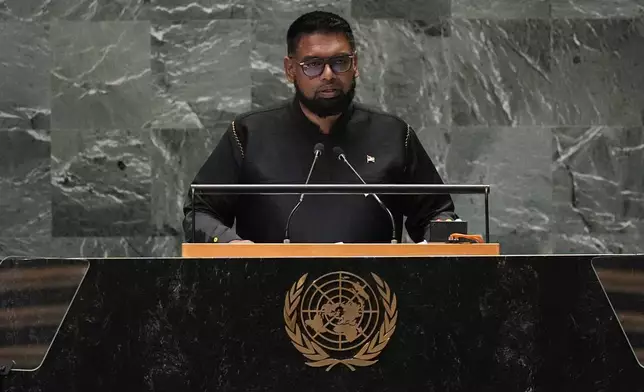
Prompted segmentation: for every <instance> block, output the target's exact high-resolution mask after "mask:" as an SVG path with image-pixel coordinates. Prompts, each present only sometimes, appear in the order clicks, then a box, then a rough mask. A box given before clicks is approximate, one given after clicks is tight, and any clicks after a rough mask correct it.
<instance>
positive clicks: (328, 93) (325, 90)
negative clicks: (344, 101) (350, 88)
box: [319, 88, 340, 95]
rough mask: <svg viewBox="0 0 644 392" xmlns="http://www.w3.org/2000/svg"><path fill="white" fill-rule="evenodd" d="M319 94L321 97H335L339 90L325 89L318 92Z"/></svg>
mask: <svg viewBox="0 0 644 392" xmlns="http://www.w3.org/2000/svg"><path fill="white" fill-rule="evenodd" d="M319 92H320V94H322V95H335V94H338V93H339V92H340V89H338V88H325V89H322V90H319Z"/></svg>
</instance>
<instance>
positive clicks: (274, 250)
mask: <svg viewBox="0 0 644 392" xmlns="http://www.w3.org/2000/svg"><path fill="white" fill-rule="evenodd" d="M500 254H501V247H500V245H499V244H497V243H491V244H445V243H428V244H299V243H298V244H249V243H232V244H230V243H226V244H206V243H182V244H181V257H183V258H289V257H298V258H303V257H316V258H329V257H430V256H499V255H500Z"/></svg>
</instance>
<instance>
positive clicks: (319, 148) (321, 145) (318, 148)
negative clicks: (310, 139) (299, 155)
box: [313, 143, 324, 155]
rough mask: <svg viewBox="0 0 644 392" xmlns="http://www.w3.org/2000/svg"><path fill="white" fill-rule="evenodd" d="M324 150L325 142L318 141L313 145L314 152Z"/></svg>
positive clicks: (319, 152) (320, 152)
mask: <svg viewBox="0 0 644 392" xmlns="http://www.w3.org/2000/svg"><path fill="white" fill-rule="evenodd" d="M323 152H324V144H322V143H318V144H316V145H315V146H314V147H313V153H314V154H316V155H317V154H320V155H321V154H322V153H323Z"/></svg>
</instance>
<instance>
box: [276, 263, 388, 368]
mask: <svg viewBox="0 0 644 392" xmlns="http://www.w3.org/2000/svg"><path fill="white" fill-rule="evenodd" d="M307 278H308V274H304V275H302V277H301V278H300V279H299V280H298V281H297V282H295V283H294V284H293V285H292V286H291V288H290V290H288V291H287V293H286V298H285V301H284V321H285V324H286V332H287V334H288V336H289V338H290V339H291V342H292V343H293V346H295V348H296V349H297V350H298V351H299V352H300V353H301V354H302V355H303V356H304V357H305V358H306V359H308V361H307V362H306V364H307V365H308V366H312V367H326V370H327V371H329V370H331V369H332V368H333V367H334V366H335V365H338V364H342V365H345V366H347V367H348V368H349V369H351V370H356V367H364V366H370V365H373V364H375V363H376V362H378V359H377V357H378V356H379V355H380V353H381V352H382V351H383V350H384V349H385V347H386V346H387V344H388V343H389V340H390V339H391V337H392V335H393V333H394V330H395V329H396V321H397V319H398V310H397V300H396V295H395V294H394V293H393V292H392V291H391V289H390V288H389V285H388V284H387V283H386V282H385V281H384V280H382V279H381V278H380V277H379V276H378V275H376V274H374V273H372V274H371V276H370V278H371V279H370V280H372V281H373V284H370V283H369V282H367V280H365V279H363V278H362V277H360V276H358V275H356V274H353V273H350V272H346V271H337V272H331V273H328V274H326V275H323V276H320V277H319V278H317V279H315V280H313V281H311V282H310V283H308V284H307ZM374 287H375V289H374Z"/></svg>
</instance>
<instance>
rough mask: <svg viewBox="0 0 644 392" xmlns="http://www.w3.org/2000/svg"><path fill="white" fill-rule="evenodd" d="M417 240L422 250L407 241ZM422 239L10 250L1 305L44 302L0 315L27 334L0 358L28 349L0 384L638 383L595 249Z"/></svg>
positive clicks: (342, 387)
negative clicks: (500, 250) (107, 250)
mask: <svg viewBox="0 0 644 392" xmlns="http://www.w3.org/2000/svg"><path fill="white" fill-rule="evenodd" d="M188 245H190V246H188ZM429 245H432V244H429ZM483 245H485V244H483ZM489 245H490V246H482V247H479V244H476V245H475V246H471V245H469V244H467V245H455V246H452V244H450V247H447V248H444V247H443V251H445V250H446V249H448V250H449V251H450V252H453V253H455V252H466V251H467V252H472V251H476V252H480V253H483V252H487V251H490V250H492V251H494V246H492V245H493V244H489ZM417 249H420V250H421V251H416V250H417ZM430 250H433V251H434V254H433V255H427V254H423V255H420V254H416V255H410V254H411V253H413V252H423V253H429V252H430ZM437 250H438V248H433V247H431V246H424V245H417V244H398V245H389V244H384V245H353V244H328V245H325V244H316V245H313V244H274V245H272V244H247V245H246V244H235V245H233V244H213V245H209V244H203V245H199V244H184V252H185V253H186V254H185V255H186V256H198V255H199V254H198V253H195V252H202V253H201V254H202V256H198V257H172V258H152V257H140V258H93V259H53V258H33V259H25V260H16V261H14V262H13V264H14V267H12V268H22V267H21V265H22V263H23V262H24V263H26V264H25V265H24V268H22V270H18V271H13V270H9V271H7V270H6V269H7V268H8V266H9V264H11V263H9V264H7V263H8V262H9V261H11V260H5V261H4V262H3V263H2V264H0V267H3V266H4V267H5V270H4V271H3V269H2V268H0V278H2V276H4V281H3V282H5V284H4V285H0V289H1V290H0V291H2V298H3V301H4V302H3V303H5V305H6V304H7V302H8V301H7V298H15V299H16V301H18V300H24V299H25V298H30V299H32V300H33V301H36V300H38V301H41V302H40V303H34V302H33V301H32V302H31V303H29V304H25V307H24V308H22V309H5V310H4V313H3V314H0V316H4V317H0V321H3V323H4V324H2V325H1V327H2V328H4V330H3V332H4V334H5V335H4V336H5V337H7V338H10V339H13V340H15V339H17V338H16V337H22V338H23V339H24V340H23V341H24V342H25V343H24V344H23V345H22V346H20V347H18V348H17V349H21V350H25V351H23V352H22V353H18V354H22V356H21V357H17V356H15V355H16V354H17V353H16V349H15V348H12V349H7V350H4V354H3V350H0V357H2V356H3V355H4V359H5V360H10V359H15V358H22V360H23V361H25V360H28V359H29V358H27V357H28V356H30V355H33V356H34V358H33V360H32V359H29V361H28V362H23V363H29V364H30V365H29V366H28V367H27V368H26V369H23V371H19V370H20V369H18V368H19V367H20V365H21V363H18V364H17V365H16V366H15V367H14V370H15V371H13V372H12V373H11V374H10V375H8V376H7V377H6V378H5V379H4V380H3V381H4V385H3V386H4V388H5V391H11V392H15V391H21V392H22V391H26V392H29V391H34V392H35V391H42V390H46V391H54V392H57V391H72V390H76V391H93V392H113V391H118V390H123V391H155V392H165V391H168V392H170V391H172V392H175V391H187V392H190V391H218V392H219V391H221V392H242V391H244V392H245V391H251V390H252V391H267V392H268V391H271V392H272V391H313V392H318V391H319V392H322V391H328V390H337V391H376V392H405V391H410V392H412V391H413V392H416V391H419V390H436V391H438V390H459V391H472V390H476V391H497V390H503V391H519V390H520V391H526V390H532V391H535V392H541V391H565V390H571V391H572V390H574V391H577V390H579V391H596V390H609V391H642V390H644V381H643V380H644V369H642V368H641V367H640V366H639V364H638V361H637V359H636V357H635V355H634V354H633V350H632V348H631V347H630V346H629V343H628V340H627V339H626V337H625V335H624V333H623V331H622V330H621V329H620V324H619V322H618V320H617V318H616V317H615V314H614V312H613V310H612V309H611V305H610V303H609V301H608V300H607V298H606V296H605V295H604V292H603V291H602V287H601V285H600V283H599V282H598V279H597V277H596V275H595V273H594V271H593V267H592V262H593V259H595V256H593V255H566V256H564V255H533V256H531V255H522V256H518V255H504V256H497V255H458V254H453V255H439V254H438V253H439V252H437ZM387 251H391V252H392V253H391V254H386V252H387ZM191 252H192V253H191ZM271 252H273V253H272V254H271ZM316 252H317V253H316ZM319 252H325V255H324V256H317V254H319ZM370 252H371V253H370ZM403 253H406V255H404V256H401V254H403ZM373 254H378V255H377V256H374V255H373ZM289 255H290V256H289ZM616 257H619V256H616ZM619 260H622V259H621V258H620V259H619ZM639 260H640V261H641V260H642V258H641V257H640V258H639ZM636 261H637V260H636ZM616 263H617V262H616V261H614V260H613V259H611V260H607V261H606V264H605V265H609V266H610V265H615V264H616ZM633 263H635V262H633ZM633 265H635V264H633ZM3 273H4V274H5V275H3ZM611 276H612V277H613V278H612V280H611V281H610V282H611V284H612V286H611V289H612V290H618V288H619V287H618V283H619V282H618V281H617V280H616V279H615V278H614V276H615V274H613V275H611ZM629 276H630V275H629ZM81 280H82V283H80V284H79V283H78V282H80V281H81ZM0 281H2V279H0ZM627 283H628V282H627ZM77 287H78V289H77V291H76V288H77ZM625 287H626V288H627V289H629V290H631V289H632V288H633V285H631V284H630V283H629V285H626V286H625ZM620 298H623V296H622V297H620ZM14 303H15V301H14ZM67 308H68V310H67ZM59 310H60V312H59ZM629 311H630V314H632V312H633V311H632V309H631V310H629ZM63 316H64V317H63ZM61 320H62V321H61ZM50 333H51V335H49V334H50ZM54 335H55V337H54ZM634 336H635V335H634ZM30 339H31V340H30ZM28 340H30V341H31V342H32V343H28V342H26V341H28ZM50 342H51V343H50ZM632 343H633V344H634V345H635V344H637V343H638V341H637V340H632ZM39 344H40V345H42V346H41V347H40V349H39V350H38V353H35V352H32V351H34V350H36V348H38V347H35V346H34V345H39ZM0 348H1V347H0ZM635 348H636V347H635ZM28 350H32V351H28ZM36 354H37V355H36ZM43 355H45V356H44V357H42V356H43ZM31 364H33V365H31ZM3 392H4V391H3Z"/></svg>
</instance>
